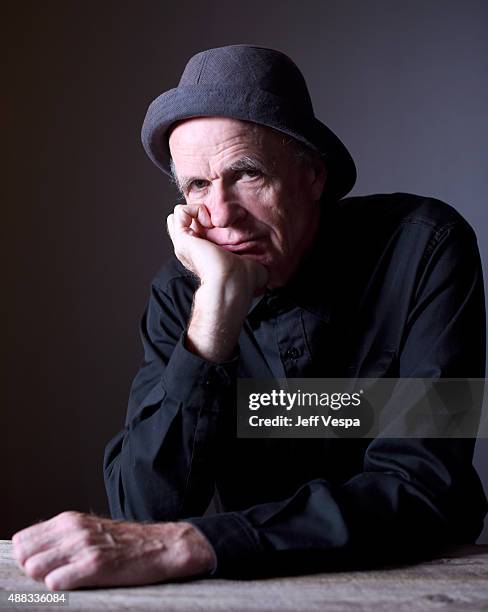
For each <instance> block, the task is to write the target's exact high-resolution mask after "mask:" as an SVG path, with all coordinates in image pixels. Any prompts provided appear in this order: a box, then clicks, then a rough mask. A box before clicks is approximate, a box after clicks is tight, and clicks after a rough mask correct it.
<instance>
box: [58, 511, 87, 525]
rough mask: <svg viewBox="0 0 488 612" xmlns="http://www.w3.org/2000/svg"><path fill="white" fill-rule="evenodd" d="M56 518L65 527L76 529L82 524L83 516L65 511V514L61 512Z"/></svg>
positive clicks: (79, 513)
mask: <svg viewBox="0 0 488 612" xmlns="http://www.w3.org/2000/svg"><path fill="white" fill-rule="evenodd" d="M56 518H57V519H59V520H60V521H61V522H62V523H63V524H64V525H66V526H67V527H73V528H77V527H79V526H81V524H82V520H83V515H82V514H81V512H76V511H75V510H66V511H65V512H61V514H59V515H58V516H57V517H56Z"/></svg>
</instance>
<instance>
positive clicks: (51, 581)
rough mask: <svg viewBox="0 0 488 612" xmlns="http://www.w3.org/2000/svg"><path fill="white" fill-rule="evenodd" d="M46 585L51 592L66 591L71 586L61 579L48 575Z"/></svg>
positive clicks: (45, 580)
mask: <svg viewBox="0 0 488 612" xmlns="http://www.w3.org/2000/svg"><path fill="white" fill-rule="evenodd" d="M44 584H45V585H46V586H47V588H48V589H49V590H50V591H64V590H65V589H68V588H69V584H67V583H64V582H63V581H62V580H61V579H59V578H55V577H52V578H51V576H50V575H47V576H46V578H45V579H44Z"/></svg>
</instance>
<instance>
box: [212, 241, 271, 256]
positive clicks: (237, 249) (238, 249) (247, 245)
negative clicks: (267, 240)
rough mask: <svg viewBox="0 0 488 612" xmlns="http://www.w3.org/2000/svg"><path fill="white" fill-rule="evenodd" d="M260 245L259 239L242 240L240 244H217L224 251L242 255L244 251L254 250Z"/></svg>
mask: <svg viewBox="0 0 488 612" xmlns="http://www.w3.org/2000/svg"><path fill="white" fill-rule="evenodd" d="M260 245H261V239H260V238H254V239H252V240H244V241H242V242H230V243H227V244H225V243H224V244H219V245H218V246H219V247H222V248H223V249H225V250H226V251H232V253H244V252H246V251H252V250H255V249H256V247H258V246H260Z"/></svg>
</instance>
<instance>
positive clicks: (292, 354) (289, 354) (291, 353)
mask: <svg viewBox="0 0 488 612" xmlns="http://www.w3.org/2000/svg"><path fill="white" fill-rule="evenodd" d="M285 357H286V358H287V359H297V358H298V357H300V350H299V349H297V347H296V346H292V347H291V348H289V349H288V350H287V351H286V353H285Z"/></svg>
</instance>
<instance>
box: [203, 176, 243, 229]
mask: <svg viewBox="0 0 488 612" xmlns="http://www.w3.org/2000/svg"><path fill="white" fill-rule="evenodd" d="M207 208H208V210H209V212H210V219H211V221H212V225H214V226H215V227H230V226H232V225H235V224H236V223H237V222H238V221H240V220H241V219H242V218H243V217H245V216H246V210H245V208H243V206H242V204H241V203H240V202H239V201H238V200H237V198H236V197H235V193H233V191H232V189H230V188H228V187H226V186H225V185H224V182H223V181H215V182H214V184H213V185H212V189H211V193H210V196H209V197H208V201H207Z"/></svg>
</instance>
